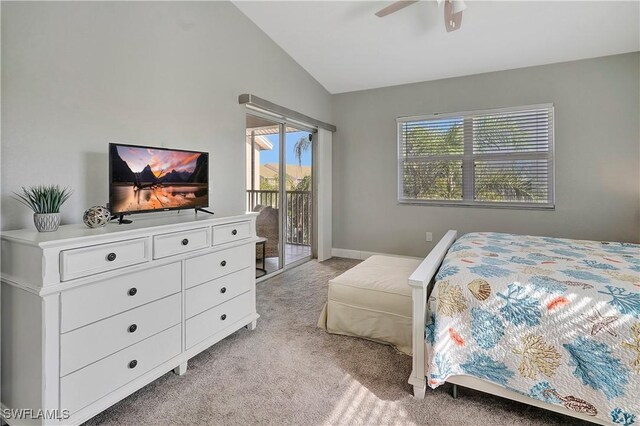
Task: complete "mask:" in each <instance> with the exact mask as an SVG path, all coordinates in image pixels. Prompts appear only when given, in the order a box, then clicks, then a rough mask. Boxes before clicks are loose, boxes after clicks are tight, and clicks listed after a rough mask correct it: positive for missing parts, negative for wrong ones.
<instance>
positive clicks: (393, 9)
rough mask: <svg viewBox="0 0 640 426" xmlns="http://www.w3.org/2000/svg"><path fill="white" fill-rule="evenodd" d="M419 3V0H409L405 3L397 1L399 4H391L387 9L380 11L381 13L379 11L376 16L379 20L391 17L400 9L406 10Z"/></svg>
mask: <svg viewBox="0 0 640 426" xmlns="http://www.w3.org/2000/svg"><path fill="white" fill-rule="evenodd" d="M417 2H418V0H408V1H407V0H405V1H397V2H394V3H391V4H390V5H389V6H387V7H385V8H384V9H380V10H379V11H377V12H376V16H377V17H378V18H382V17H384V16H387V15H391V14H392V13H395V12H397V11H399V10H400V9H404V8H405V7H407V6H411V5H412V4H414V3H417Z"/></svg>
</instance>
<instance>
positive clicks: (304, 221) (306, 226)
mask: <svg viewBox="0 0 640 426" xmlns="http://www.w3.org/2000/svg"><path fill="white" fill-rule="evenodd" d="M313 131H314V130H313V129H311V128H305V127H304V126H301V125H297V124H296V125H293V124H290V123H287V122H286V121H284V120H282V121H279V120H274V119H272V118H270V117H267V116H262V115H260V114H247V125H246V153H247V154H246V155H247V161H246V164H247V209H248V210H249V211H254V212H258V217H257V219H256V231H257V234H258V237H260V238H261V240H260V242H259V243H258V244H257V247H256V266H257V268H258V270H257V276H258V277H260V276H264V275H267V274H271V273H273V272H276V271H279V270H282V269H284V268H286V267H289V266H293V265H297V264H299V263H301V262H304V261H306V260H309V259H310V258H311V256H312V252H313V250H312V246H313V229H314V227H313V223H314V222H313V221H314V217H313V199H314V197H313V171H312V170H313V167H312V166H313V149H312V147H313Z"/></svg>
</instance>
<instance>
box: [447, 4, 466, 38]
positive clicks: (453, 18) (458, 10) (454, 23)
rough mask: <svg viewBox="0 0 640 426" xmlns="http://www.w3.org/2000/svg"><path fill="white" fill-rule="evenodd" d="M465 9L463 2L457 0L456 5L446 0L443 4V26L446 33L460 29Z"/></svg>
mask: <svg viewBox="0 0 640 426" xmlns="http://www.w3.org/2000/svg"><path fill="white" fill-rule="evenodd" d="M454 1H457V0H454ZM466 7H467V6H466V5H465V4H464V0H459V3H458V4H453V1H452V0H446V1H445V2H444V26H445V28H446V29H447V32H448V33H450V32H451V31H456V30H459V29H460V26H461V25H462V11H463V10H464V9H466Z"/></svg>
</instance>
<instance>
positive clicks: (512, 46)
mask: <svg viewBox="0 0 640 426" xmlns="http://www.w3.org/2000/svg"><path fill="white" fill-rule="evenodd" d="M390 3H391V2H390V1H389V2H371V1H280V2H277V1H276V2H272V1H257V2H252V1H235V2H234V4H235V5H236V6H237V7H238V8H239V9H240V10H241V11H242V12H243V13H244V14H245V15H247V16H248V17H249V19H251V20H252V21H253V22H254V23H255V24H256V25H257V26H258V27H260V28H261V29H262V30H263V31H264V32H265V33H266V34H267V35H269V37H271V38H272V39H273V40H274V41H275V42H276V43H277V44H278V45H280V46H281V47H282V48H283V49H284V50H285V51H286V52H287V53H288V54H289V55H291V57H293V59H295V60H296V61H297V62H298V63H299V64H300V65H301V66H302V67H303V68H305V69H306V70H307V71H308V72H309V73H310V74H311V75H312V76H313V77H314V78H315V79H316V80H318V81H319V82H320V83H321V84H322V85H323V86H324V87H325V88H326V89H327V90H328V91H329V92H331V93H341V92H350V91H356V90H363V89H369V88H375V87H385V86H393V85H398V84H405V83H412V82H418V81H428V80H436V79H441V78H448V77H456V76H462V75H470V74H478V73H483V72H489V71H498V70H505V69H513V68H521V67H527V66H533V65H542V64H549V63H555V62H565V61H571V60H577V59H584V58H591V57H597V56H606V55H613V54H619V53H626V52H632V51H638V50H640V30H639V28H640V2H638V1H627V2H616V1H586V2H582V1H546V2H544V1H492V2H489V1H473V0H467V6H468V7H467V9H466V10H465V11H464V15H463V19H462V27H461V28H460V30H458V31H455V32H451V33H447V32H446V30H445V27H444V18H443V9H442V6H438V4H437V2H436V1H435V0H423V1H420V2H418V3H416V4H413V5H411V6H409V7H407V8H405V9H403V10H401V11H399V12H396V13H394V14H392V15H389V16H387V17H385V18H378V17H376V16H375V15H374V13H375V12H376V11H377V10H379V9H381V8H382V7H384V6H387V5H389V4H390Z"/></svg>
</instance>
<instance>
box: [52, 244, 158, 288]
mask: <svg viewBox="0 0 640 426" xmlns="http://www.w3.org/2000/svg"><path fill="white" fill-rule="evenodd" d="M148 245H149V240H148V238H138V239H135V240H127V241H118V242H117V243H108V244H100V245H97V246H91V247H83V248H77V249H72V250H64V251H61V252H60V280H61V281H68V280H72V279H74V278H80V277H86V276H87V275H94V274H99V273H101V272H106V271H111V270H114V269H118V268H124V267H125V266H131V265H136V264H138V263H144V262H147V261H148V260H149V247H148Z"/></svg>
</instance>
